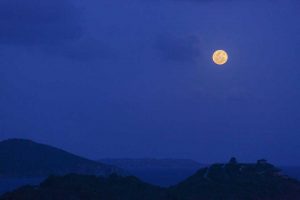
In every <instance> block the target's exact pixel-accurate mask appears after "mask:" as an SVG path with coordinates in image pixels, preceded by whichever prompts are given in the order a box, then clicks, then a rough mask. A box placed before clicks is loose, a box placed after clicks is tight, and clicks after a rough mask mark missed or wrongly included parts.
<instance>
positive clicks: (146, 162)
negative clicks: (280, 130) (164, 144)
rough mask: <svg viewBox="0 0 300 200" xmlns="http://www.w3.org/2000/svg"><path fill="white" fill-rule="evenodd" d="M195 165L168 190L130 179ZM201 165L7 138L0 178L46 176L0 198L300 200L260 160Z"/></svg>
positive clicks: (291, 183) (298, 190)
mask: <svg viewBox="0 0 300 200" xmlns="http://www.w3.org/2000/svg"><path fill="white" fill-rule="evenodd" d="M104 163H106V164H104ZM114 165H117V166H114ZM198 165H199V168H198V169H197V170H195V172H194V173H193V174H191V175H190V176H189V177H187V178H184V180H181V181H180V182H179V181H178V182H179V183H177V184H175V185H173V186H171V187H160V186H156V185H153V184H150V183H146V182H144V181H143V180H140V178H137V177H135V176H132V175H130V174H134V173H131V172H136V171H135V170H137V169H140V170H144V171H143V173H147V172H149V170H150V171H151V170H162V171H160V172H167V171H168V169H169V170H170V171H172V169H173V170H175V171H176V170H179V171H180V170H181V169H189V170H194V169H195V168H197V167H198ZM200 165H201V164H199V163H197V162H194V161H191V160H185V159H102V160H100V162H97V161H92V160H89V159H85V158H82V157H79V156H76V155H73V154H71V153H68V152H66V151H63V150H60V149H57V148H54V147H51V146H48V145H44V144H39V143H36V142H33V141H30V140H24V139H9V140H5V141H2V142H0V180H1V179H3V180H5V179H7V178H32V177H48V178H46V179H45V180H44V181H42V182H41V183H40V184H34V185H33V186H30V185H27V186H22V187H20V188H19V189H16V190H14V191H11V192H8V193H6V194H3V195H2V196H1V197H0V200H45V199H46V200H48V199H49V200H60V199H62V200H77V199H78V200H81V199H82V200H96V199H108V200H129V199H130V200H199V199H200V200H202V199H203V200H220V199H224V200H271V199H272V200H296V199H299V198H300V183H299V181H297V180H296V179H293V178H290V177H288V176H286V175H284V173H282V172H281V170H280V169H278V168H277V167H275V166H273V165H272V164H270V163H268V162H267V161H266V160H264V159H261V160H258V161H257V162H256V163H239V162H238V161H237V159H236V158H231V159H230V161H229V162H228V163H219V164H212V165H209V166H205V167H202V165H201V166H200ZM122 168H125V169H122ZM130 169H131V170H132V169H133V170H132V171H131V170H130ZM147 170H148V171H147ZM174 174H175V173H174ZM141 177H142V178H144V177H143V176H142V175H141ZM161 178H163V177H161Z"/></svg>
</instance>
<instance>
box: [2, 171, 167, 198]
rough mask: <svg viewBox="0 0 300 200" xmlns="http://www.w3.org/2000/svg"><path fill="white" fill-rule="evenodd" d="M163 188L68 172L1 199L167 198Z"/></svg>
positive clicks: (125, 180)
mask: <svg viewBox="0 0 300 200" xmlns="http://www.w3.org/2000/svg"><path fill="white" fill-rule="evenodd" d="M166 195H167V194H166V191H165V190H164V189H162V188H159V187H157V186H152V185H150V184H146V183H143V182H141V181H140V180H138V179H137V178H135V177H132V176H128V177H121V176H117V175H111V176H109V177H108V178H103V177H96V176H88V175H76V174H70V175H66V176H63V177H57V176H51V177H49V178H48V179H47V180H45V181H44V182H43V183H41V184H40V185H39V186H38V187H32V186H25V187H22V188H20V189H18V190H16V191H15V192H12V193H7V194H5V195H3V196H2V197H0V200H99V199H105V200H166V199H167V196H166Z"/></svg>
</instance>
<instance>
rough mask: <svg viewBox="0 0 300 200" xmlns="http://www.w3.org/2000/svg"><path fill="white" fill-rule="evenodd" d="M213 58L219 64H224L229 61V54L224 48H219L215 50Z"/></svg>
mask: <svg viewBox="0 0 300 200" xmlns="http://www.w3.org/2000/svg"><path fill="white" fill-rule="evenodd" d="M212 59H213V61H214V63H216V64H217V65H224V64H225V63H227V61H228V54H227V53H226V51H224V50H217V51H215V52H214V54H213V56H212Z"/></svg>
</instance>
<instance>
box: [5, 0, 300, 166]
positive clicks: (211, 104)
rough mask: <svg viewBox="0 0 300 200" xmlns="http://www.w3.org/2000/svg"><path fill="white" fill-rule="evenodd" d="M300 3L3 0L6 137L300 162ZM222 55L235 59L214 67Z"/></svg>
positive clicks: (91, 151)
mask: <svg viewBox="0 0 300 200" xmlns="http://www.w3.org/2000/svg"><path fill="white" fill-rule="evenodd" d="M299 10H300V2H299V0H72V1H71V0H70V1H67V0H43V1H39V0H26V1H24V0H1V1H0V140H2V139H7V138H26V139H31V140H34V141H37V142H41V143H45V144H49V145H53V146H56V147H59V148H63V149H65V150H67V151H70V152H73V153H75V154H78V155H82V156H85V157H88V158H91V159H99V158H103V157H112V158H120V157H126V158H143V157H155V158H191V159H195V160H197V161H200V162H203V163H210V162H216V161H218V162H221V161H226V160H228V159H229V158H230V157H231V156H236V157H237V158H238V159H239V160H241V161H247V162H248V161H255V160H257V159H260V158H266V159H268V160H270V161H271V162H274V163H276V164H288V165H300V65H299V63H300V56H299V52H300V12H299ZM217 49H224V50H226V51H227V52H228V54H229V62H228V63H227V64H225V65H223V66H221V67H220V66H218V65H215V64H213V62H212V60H211V56H212V54H213V52H214V51H215V50H217Z"/></svg>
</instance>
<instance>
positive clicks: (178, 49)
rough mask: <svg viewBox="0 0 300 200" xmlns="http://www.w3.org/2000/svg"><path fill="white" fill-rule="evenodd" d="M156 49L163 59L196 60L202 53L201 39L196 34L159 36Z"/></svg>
mask: <svg viewBox="0 0 300 200" xmlns="http://www.w3.org/2000/svg"><path fill="white" fill-rule="evenodd" d="M155 49H156V50H157V51H158V53H159V55H160V56H161V58H162V59H163V60H166V61H177V62H195V61H196V59H197V58H198V57H199V53H200V45H199V40H198V38H197V37H195V36H187V37H174V36H163V37H159V38H158V39H157V41H156V44H155Z"/></svg>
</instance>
